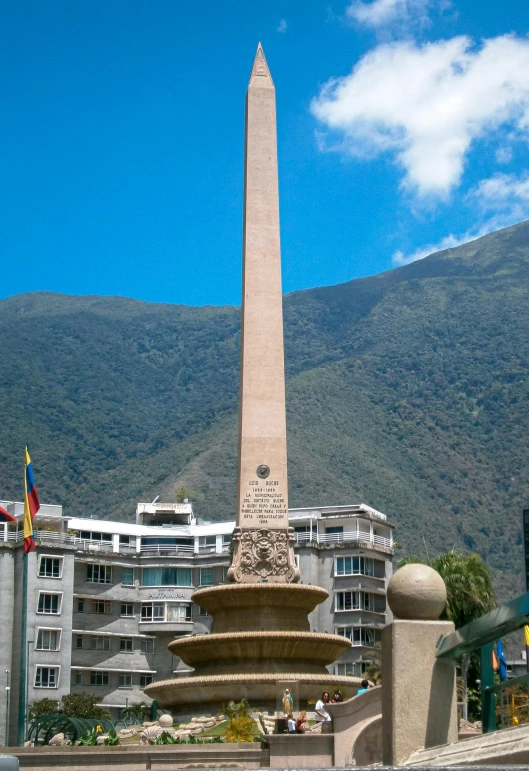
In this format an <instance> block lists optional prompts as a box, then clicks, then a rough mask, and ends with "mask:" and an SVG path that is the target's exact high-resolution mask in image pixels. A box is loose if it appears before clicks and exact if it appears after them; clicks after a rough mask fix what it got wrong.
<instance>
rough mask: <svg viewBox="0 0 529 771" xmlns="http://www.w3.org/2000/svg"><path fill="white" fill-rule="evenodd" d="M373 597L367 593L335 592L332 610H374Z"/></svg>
mask: <svg viewBox="0 0 529 771" xmlns="http://www.w3.org/2000/svg"><path fill="white" fill-rule="evenodd" d="M374 607H375V605H374V597H373V595H372V594H371V593H369V592H336V595H335V604H334V609H335V610H336V611H338V610H374Z"/></svg>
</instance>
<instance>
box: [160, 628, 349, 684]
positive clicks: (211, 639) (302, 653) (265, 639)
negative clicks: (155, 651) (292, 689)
mask: <svg viewBox="0 0 529 771" xmlns="http://www.w3.org/2000/svg"><path fill="white" fill-rule="evenodd" d="M350 646H351V643H350V642H349V640H347V639H345V638H344V637H340V636H339V635H335V634H316V633H313V632H296V631H295V632H291V631H274V632H269V631H259V632H231V633H229V634H205V635H199V636H194V637H182V638H180V639H179V640H175V641H174V642H172V643H171V644H170V645H169V650H170V651H171V653H173V654H174V655H175V656H180V658H181V659H182V660H183V661H184V662H185V663H186V664H188V665H189V666H190V667H194V669H195V673H194V674H195V676H197V677H200V676H203V675H214V674H219V673H225V674H237V673H240V674H242V673H244V672H255V671H261V672H263V671H264V672H276V673H282V672H289V673H294V672H297V673H301V672H305V673H311V674H328V673H327V672H326V669H325V667H326V666H327V665H328V664H332V663H333V662H334V661H336V659H337V658H338V657H339V656H340V655H341V654H342V653H344V652H345V651H346V650H348V649H349V648H350Z"/></svg>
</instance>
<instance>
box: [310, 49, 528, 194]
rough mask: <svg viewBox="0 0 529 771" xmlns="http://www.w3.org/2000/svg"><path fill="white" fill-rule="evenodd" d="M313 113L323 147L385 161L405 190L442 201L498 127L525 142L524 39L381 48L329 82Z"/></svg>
mask: <svg viewBox="0 0 529 771" xmlns="http://www.w3.org/2000/svg"><path fill="white" fill-rule="evenodd" d="M311 109H312V112H313V114H314V115H315V116H316V118H317V119H318V120H319V121H320V122H321V123H322V124H323V126H324V127H325V128H326V129H327V131H328V132H331V133H330V135H329V133H328V134H327V137H326V142H325V143H324V144H325V149H327V150H334V151H339V152H341V153H343V154H349V155H352V156H355V157H359V158H369V157H374V156H377V155H380V154H382V153H389V154H391V156H392V157H393V158H394V160H395V161H396V162H397V164H398V165H399V166H400V167H402V168H403V170H404V184H406V185H407V186H408V187H410V188H412V189H414V190H415V191H416V192H417V193H418V194H419V195H421V196H432V195H433V196H437V197H447V196H448V194H449V193H450V191H451V190H452V189H453V188H454V187H456V186H457V185H458V184H459V182H460V180H461V176H462V174H463V170H464V166H465V161H466V158H467V155H468V153H469V151H470V149H471V146H472V143H473V141H475V140H476V139H478V138H479V137H482V136H484V135H486V134H491V133H493V132H494V130H495V129H497V128H498V127H499V126H508V127H509V129H510V134H511V136H512V137H513V138H515V139H521V138H525V139H527V138H528V136H529V40H527V39H523V38H518V37H516V36H514V35H505V36H501V37H497V38H492V39H489V40H485V41H484V42H483V44H482V45H481V47H479V48H476V47H474V46H473V43H472V41H471V40H470V39H469V38H468V37H456V38H452V39H450V40H443V41H438V42H435V43H428V44H425V45H417V44H415V43H413V42H409V41H407V42H402V41H401V42H395V43H391V44H385V45H379V46H377V47H376V48H374V49H373V50H372V51H370V52H369V53H367V54H366V55H365V56H364V57H363V58H362V59H361V60H360V61H359V62H358V64H357V65H356V66H355V67H354V69H353V71H352V72H351V74H349V75H346V76H345V77H341V78H334V79H332V80H330V81H329V82H328V83H326V84H325V85H324V86H323V88H322V89H321V91H320V93H319V95H318V96H317V97H316V98H315V99H314V100H313V102H312V105H311ZM320 134H321V132H320ZM320 145H321V135H320Z"/></svg>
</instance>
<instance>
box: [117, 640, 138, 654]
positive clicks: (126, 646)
mask: <svg viewBox="0 0 529 771" xmlns="http://www.w3.org/2000/svg"><path fill="white" fill-rule="evenodd" d="M119 650H120V652H121V653H132V651H133V650H134V648H133V646H132V637H122V638H121V639H120V641H119Z"/></svg>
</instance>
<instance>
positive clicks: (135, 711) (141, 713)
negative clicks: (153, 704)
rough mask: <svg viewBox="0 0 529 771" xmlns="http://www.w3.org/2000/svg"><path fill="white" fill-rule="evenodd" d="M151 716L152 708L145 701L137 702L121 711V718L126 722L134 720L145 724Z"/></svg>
mask: <svg viewBox="0 0 529 771" xmlns="http://www.w3.org/2000/svg"><path fill="white" fill-rule="evenodd" d="M150 714H151V708H150V707H149V705H148V704H147V703H146V702H144V701H135V702H133V703H132V704H129V705H128V706H127V707H125V708H124V709H122V710H121V716H122V717H123V718H124V719H125V720H133V721H136V722H137V723H143V721H144V720H146V719H147V718H148V717H149V716H150Z"/></svg>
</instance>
